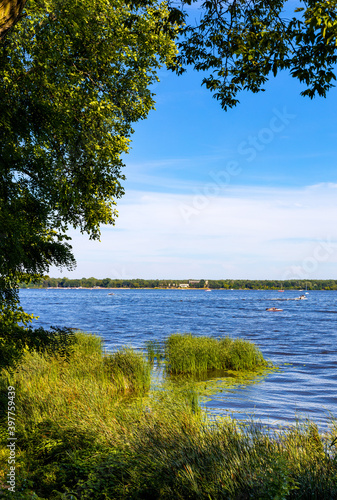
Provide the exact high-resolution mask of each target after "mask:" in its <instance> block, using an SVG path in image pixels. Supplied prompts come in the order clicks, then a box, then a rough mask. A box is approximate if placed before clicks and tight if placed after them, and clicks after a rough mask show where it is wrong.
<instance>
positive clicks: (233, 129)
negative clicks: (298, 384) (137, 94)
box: [49, 69, 337, 279]
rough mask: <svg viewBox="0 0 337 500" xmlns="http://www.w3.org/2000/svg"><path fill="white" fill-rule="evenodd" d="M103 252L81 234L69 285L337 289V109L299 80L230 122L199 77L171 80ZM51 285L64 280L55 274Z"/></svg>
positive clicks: (247, 99)
mask: <svg viewBox="0 0 337 500" xmlns="http://www.w3.org/2000/svg"><path fill="white" fill-rule="evenodd" d="M159 77H160V80H161V82H160V83H159V84H158V85H156V87H155V88H154V92H155V93H156V102H157V104H156V111H152V112H151V113H150V115H149V117H148V118H147V120H144V121H142V122H140V123H137V124H136V125H135V127H134V128H135V133H134V136H133V140H132V149H131V150H130V153H129V154H128V155H126V156H125V163H126V167H125V169H124V173H125V175H126V177H127V180H126V182H125V190H126V194H125V196H124V197H123V199H122V200H120V202H119V203H118V207H117V208H118V210H119V217H118V219H117V221H116V226H115V227H103V228H102V238H101V242H92V241H89V240H88V238H87V237H86V236H81V235H79V234H78V233H77V232H75V231H73V232H71V233H70V234H71V236H72V237H73V248H74V253H75V257H76V259H77V263H78V265H77V269H76V270H75V271H73V272H68V271H63V273H62V274H63V275H65V276H68V277H89V276H95V277H97V278H103V277H112V278H168V279H169V278H172V279H173V278H177V279H188V278H210V279H221V278H223V279H226V278H234V279H239V278H242V279H259V278H260V279H288V278H302V279H326V278H332V279H337V266H336V264H337V226H336V221H337V200H336V193H337V169H336V144H337V127H336V116H337V105H336V96H337V94H336V92H337V90H336V89H333V90H331V91H330V93H329V94H328V97H327V98H326V99H323V98H316V99H314V100H310V99H308V98H303V97H301V96H300V91H301V90H303V89H304V87H302V86H301V85H300V84H299V83H298V82H297V81H295V80H294V79H293V78H291V77H290V76H289V75H288V74H287V73H282V74H280V75H279V76H278V77H277V78H276V79H272V80H271V81H270V82H269V83H268V84H267V86H266V92H261V93H259V94H248V93H245V94H241V96H240V97H239V98H240V104H239V105H238V106H237V107H236V108H234V109H232V110H229V111H227V112H225V111H223V110H222V109H221V107H220V104H219V102H217V101H216V100H215V99H214V98H212V94H211V93H210V92H209V91H208V90H207V89H206V88H204V87H201V80H202V75H201V74H199V73H197V72H194V71H193V70H192V69H191V70H189V71H188V73H187V74H184V75H183V76H181V77H177V76H175V75H174V74H172V73H170V72H168V71H166V70H161V71H160V74H159ZM49 274H50V276H60V275H61V273H60V271H59V270H57V269H54V268H53V269H51V271H50V273H49Z"/></svg>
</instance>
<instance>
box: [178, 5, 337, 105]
mask: <svg viewBox="0 0 337 500" xmlns="http://www.w3.org/2000/svg"><path fill="white" fill-rule="evenodd" d="M193 1H196V0H185V2H184V3H185V4H189V5H190V4H191V3H192V2H193ZM336 6H337V2H336V0H331V1H326V0H320V1H314V0H308V1H305V2H304V1H300V0H297V1H295V2H294V1H284V0H276V1H274V0H259V1H246V0H206V1H204V2H203V4H202V6H201V9H200V19H199V20H198V21H197V22H195V23H194V24H188V25H187V26H186V27H185V28H184V32H183V37H182V40H181V42H180V44H179V48H180V53H179V56H178V58H177V60H176V65H175V69H176V70H177V71H178V72H182V71H184V69H185V68H184V66H185V65H189V64H191V65H193V66H194V68H195V69H196V70H200V71H206V72H209V76H206V77H205V78H204V80H203V84H204V85H206V87H207V88H208V89H210V90H211V91H212V92H214V97H215V98H216V99H218V100H219V101H220V103H221V106H222V107H223V108H224V109H227V108H231V107H233V106H235V105H236V104H237V103H238V102H239V100H238V98H237V96H238V94H239V93H240V92H241V91H242V90H249V91H251V92H260V91H264V90H265V89H264V84H265V83H266V82H267V80H268V78H269V76H270V75H271V74H272V75H274V76H276V75H277V73H278V72H279V71H281V70H289V71H290V73H291V75H292V76H293V77H294V78H297V79H298V80H299V81H300V82H303V83H304V84H305V85H306V89H305V90H304V91H303V92H301V94H302V95H304V96H309V97H310V98H313V97H314V96H315V95H319V96H324V97H325V96H326V93H327V91H328V90H329V89H330V88H331V87H332V86H333V81H334V80H335V79H336V76H335V64H336V62H337V8H336ZM191 17H192V16H191Z"/></svg>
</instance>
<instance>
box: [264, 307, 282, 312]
mask: <svg viewBox="0 0 337 500" xmlns="http://www.w3.org/2000/svg"><path fill="white" fill-rule="evenodd" d="M266 311H272V312H276V311H283V309H278V308H277V307H267V309H266Z"/></svg>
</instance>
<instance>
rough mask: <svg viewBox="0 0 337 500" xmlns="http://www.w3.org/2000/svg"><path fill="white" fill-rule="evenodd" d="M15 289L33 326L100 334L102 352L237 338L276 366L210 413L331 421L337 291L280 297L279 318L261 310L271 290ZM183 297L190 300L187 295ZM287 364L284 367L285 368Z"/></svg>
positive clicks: (213, 401)
mask: <svg viewBox="0 0 337 500" xmlns="http://www.w3.org/2000/svg"><path fill="white" fill-rule="evenodd" d="M109 292H110V291H106V290H85V289H82V290H47V291H42V290H21V291H20V297H21V300H22V305H23V307H24V309H25V310H26V311H27V312H30V313H32V312H33V313H34V314H35V315H38V316H40V318H39V320H38V321H37V322H36V323H35V324H36V325H38V326H40V325H41V326H44V327H46V328H49V327H50V325H58V326H70V327H75V328H79V329H83V330H85V331H88V332H92V333H96V334H98V335H101V336H102V337H103V339H104V341H105V345H106V347H107V349H112V348H113V349H116V348H118V347H120V346H123V345H126V344H130V345H132V346H133V347H135V348H142V347H144V343H145V341H146V340H150V339H155V340H163V339H164V338H166V337H167V336H168V335H170V334H171V333H174V332H192V333H194V334H196V335H209V336H213V337H219V336H220V337H222V336H226V335H229V336H230V337H233V338H234V337H242V338H246V339H250V340H252V341H253V342H255V343H256V344H257V345H258V346H259V348H260V349H261V351H262V353H263V355H264V356H265V358H266V359H268V360H271V361H272V362H274V363H275V364H278V365H279V366H280V370H281V371H280V372H273V373H270V374H269V375H268V376H267V377H266V378H262V379H259V380H258V381H256V383H254V384H250V385H246V386H245V385H240V386H237V387H236V388H235V390H231V391H227V392H226V391H224V392H221V393H219V394H214V395H212V396H211V398H210V400H209V401H208V402H207V406H208V407H209V408H210V411H214V412H221V411H229V412H232V413H233V414H234V415H235V416H238V417H239V418H244V417H243V415H254V416H255V418H258V419H260V420H261V421H262V422H264V423H269V424H270V422H276V423H277V424H288V423H289V422H294V421H295V419H296V415H298V414H301V415H304V416H305V415H307V416H308V415H310V416H314V418H315V421H317V423H319V425H321V426H322V427H324V426H326V425H327V422H328V421H329V412H332V413H333V414H335V415H336V416H337V399H336V397H335V394H337V390H336V389H337V387H336V381H337V373H336V365H337V359H336V358H337V349H336V345H337V342H336V341H337V338H336V337H337V331H336V326H335V325H336V323H335V318H336V316H335V314H336V313H337V292H334V291H331V292H330V291H327V292H321V291H316V292H315V291H314V292H310V295H308V300H306V301H294V300H293V299H294V298H295V297H296V296H298V292H296V291H293V292H292V291H289V292H284V294H283V297H282V298H284V299H292V300H283V301H282V309H283V312H282V313H280V314H277V315H276V314H271V313H269V312H266V311H265V308H266V307H267V306H268V304H275V302H271V301H272V300H274V299H278V297H276V296H275V292H271V291H260V290H256V291H254V290H250V291H244V290H242V291H234V290H233V291H232V290H218V291H217V290H213V291H212V293H204V292H203V291H200V290H195V291H192V290H190V291H188V292H186V290H185V291H184V290H182V291H180V290H114V291H113V293H114V295H113V296H109V295H108V293H109ZM186 293H188V296H186V295H185V294H186ZM285 363H290V365H286V364H285Z"/></svg>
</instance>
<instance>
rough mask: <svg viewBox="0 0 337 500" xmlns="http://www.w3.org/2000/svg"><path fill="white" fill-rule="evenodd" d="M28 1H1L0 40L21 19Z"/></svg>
mask: <svg viewBox="0 0 337 500" xmlns="http://www.w3.org/2000/svg"><path fill="white" fill-rule="evenodd" d="M25 3H26V0H0V40H2V39H3V38H4V37H5V36H6V35H7V33H8V32H9V30H10V29H11V28H12V27H13V26H14V25H15V23H16V22H17V21H18V20H19V19H20V15H21V12H22V10H23V8H24V6H25Z"/></svg>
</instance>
